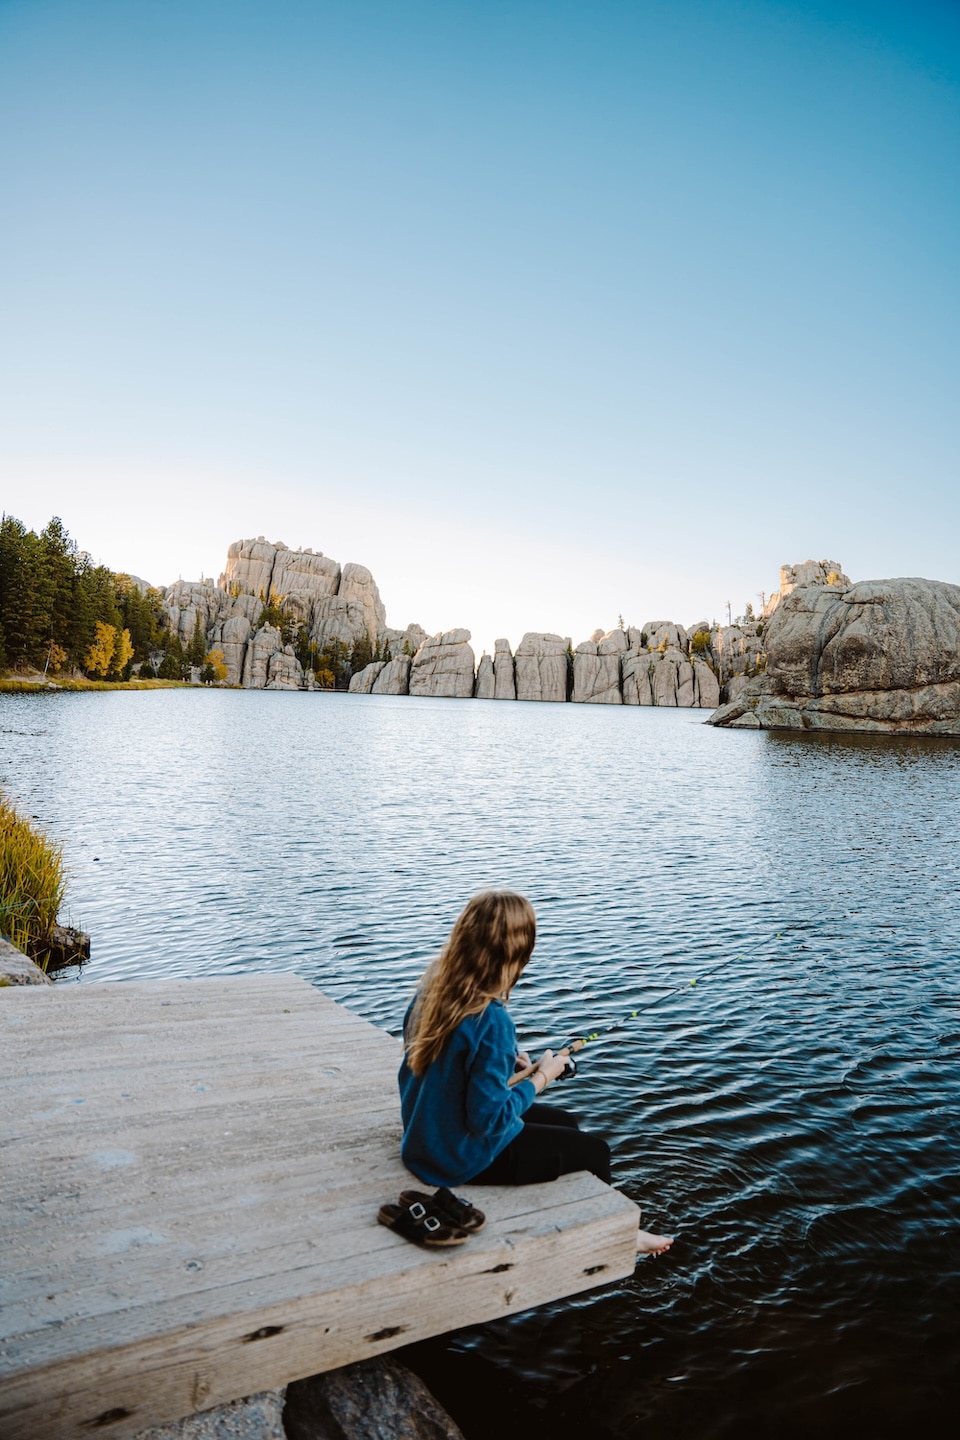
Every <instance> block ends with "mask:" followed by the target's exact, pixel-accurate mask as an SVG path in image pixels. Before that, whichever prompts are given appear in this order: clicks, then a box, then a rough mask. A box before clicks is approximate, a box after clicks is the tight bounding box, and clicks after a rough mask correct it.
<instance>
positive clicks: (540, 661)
mask: <svg viewBox="0 0 960 1440" xmlns="http://www.w3.org/2000/svg"><path fill="white" fill-rule="evenodd" d="M569 649H570V641H569V640H565V639H563V638H562V637H561V636H560V635H550V634H546V633H544V632H543V631H530V632H528V633H527V634H526V635H524V637H523V639H522V640H521V641H520V644H519V645H518V646H517V653H516V655H515V656H514V668H515V671H516V683H517V699H518V700H564V701H565V700H566V698H567V675H568V670H569V662H568V653H569Z"/></svg>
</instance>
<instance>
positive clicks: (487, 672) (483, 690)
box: [473, 650, 497, 700]
mask: <svg viewBox="0 0 960 1440" xmlns="http://www.w3.org/2000/svg"><path fill="white" fill-rule="evenodd" d="M496 686H497V682H496V679H495V677H494V673H493V660H492V659H491V658H490V656H489V655H488V654H487V652H486V650H484V652H483V654H482V655H481V656H480V663H479V664H478V665H477V683H476V685H475V686H474V691H473V694H474V698H475V699H477V700H493V699H495V697H496Z"/></svg>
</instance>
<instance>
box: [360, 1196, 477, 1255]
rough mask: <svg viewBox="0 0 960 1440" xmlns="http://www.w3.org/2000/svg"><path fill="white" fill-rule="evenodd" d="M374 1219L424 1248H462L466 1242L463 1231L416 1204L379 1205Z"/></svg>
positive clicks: (417, 1202)
mask: <svg viewBox="0 0 960 1440" xmlns="http://www.w3.org/2000/svg"><path fill="white" fill-rule="evenodd" d="M402 1198H403V1197H402V1196H401V1200H402ZM377 1220H378V1221H379V1223H380V1224H381V1225H386V1227H387V1229H388V1230H395V1231H396V1233H397V1234H398V1235H402V1236H403V1238H404V1240H410V1241H411V1242H412V1243H413V1244H414V1245H424V1246H426V1247H427V1248H428V1249H431V1250H432V1249H434V1248H436V1249H440V1248H442V1247H445V1246H449V1245H462V1244H463V1242H464V1241H465V1240H469V1238H470V1237H469V1235H468V1234H467V1232H466V1230H462V1229H460V1227H459V1226H457V1225H451V1224H450V1223H449V1222H448V1221H447V1220H446V1219H444V1218H442V1217H441V1216H440V1215H433V1214H431V1213H430V1211H428V1210H427V1208H426V1206H424V1205H423V1204H421V1203H420V1202H419V1201H414V1202H413V1203H412V1204H400V1205H381V1206H380V1209H379V1210H378V1212H377Z"/></svg>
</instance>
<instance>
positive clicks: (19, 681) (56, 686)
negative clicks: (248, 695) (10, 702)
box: [0, 675, 207, 695]
mask: <svg viewBox="0 0 960 1440" xmlns="http://www.w3.org/2000/svg"><path fill="white" fill-rule="evenodd" d="M206 688H207V687H206V686H199V685H191V684H190V682H189V680H87V679H70V680H43V679H39V678H38V679H36V680H30V679H26V678H25V677H24V676H21V675H4V676H0V695H36V694H45V695H46V694H50V693H52V692H56V691H58V690H198V689H206Z"/></svg>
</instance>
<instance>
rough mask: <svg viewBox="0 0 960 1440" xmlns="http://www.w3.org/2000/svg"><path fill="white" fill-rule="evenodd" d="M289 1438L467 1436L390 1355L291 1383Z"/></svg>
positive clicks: (446, 1439) (457, 1439) (431, 1439)
mask: <svg viewBox="0 0 960 1440" xmlns="http://www.w3.org/2000/svg"><path fill="white" fill-rule="evenodd" d="M283 1426H284V1430H285V1432H286V1436H287V1440H463V1435H462V1433H461V1431H460V1430H459V1429H458V1428H457V1426H456V1425H455V1424H454V1422H453V1420H451V1418H450V1416H449V1415H448V1414H447V1412H446V1411H445V1410H444V1409H442V1407H441V1406H440V1404H439V1402H438V1401H437V1400H436V1399H435V1398H434V1397H433V1395H432V1394H431V1393H430V1391H429V1390H428V1389H427V1387H426V1385H424V1383H423V1381H422V1380H420V1379H419V1378H418V1376H416V1375H414V1374H413V1372H412V1371H410V1370H408V1369H407V1368H406V1366H405V1365H401V1364H399V1363H398V1362H397V1361H396V1360H394V1359H392V1358H391V1357H390V1356H380V1357H378V1358H376V1359H373V1360H359V1361H357V1362H356V1363H355V1364H353V1365H345V1366H343V1368H342V1369H340V1370H330V1371H328V1372H327V1373H326V1374H325V1375H312V1376H311V1377H310V1378H309V1379H308V1380H296V1381H294V1383H293V1384H292V1385H288V1386H287V1398H286V1404H285V1406H284V1410H283Z"/></svg>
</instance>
